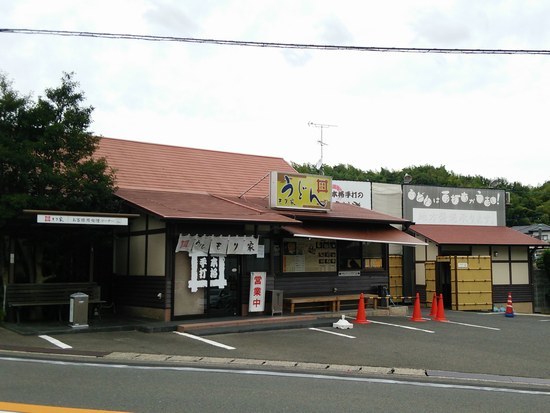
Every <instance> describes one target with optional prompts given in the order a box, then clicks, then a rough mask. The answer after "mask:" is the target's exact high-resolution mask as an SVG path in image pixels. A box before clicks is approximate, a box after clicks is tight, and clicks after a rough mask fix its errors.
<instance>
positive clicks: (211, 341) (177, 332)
mask: <svg viewBox="0 0 550 413" xmlns="http://www.w3.org/2000/svg"><path fill="white" fill-rule="evenodd" d="M174 333H176V334H179V335H180V336H184V337H188V338H192V339H194V340H198V341H202V342H203V343H206V344H210V345H212V346H216V347H221V348H224V349H226V350H235V347H231V346H227V345H225V344H222V343H218V342H217V341H214V340H208V339H206V338H202V337H199V336H194V335H193V334H189V333H180V332H179V331H174Z"/></svg>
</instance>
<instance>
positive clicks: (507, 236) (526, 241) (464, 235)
mask: <svg viewBox="0 0 550 413" xmlns="http://www.w3.org/2000/svg"><path fill="white" fill-rule="evenodd" d="M409 229H410V230H411V231H412V232H413V233H415V234H418V235H421V236H423V237H426V238H427V239H429V240H431V241H433V242H435V243H436V244H439V245H445V244H447V245H449V244H453V245H525V246H548V243H547V242H545V241H541V240H538V239H536V238H533V237H530V236H528V235H525V234H522V233H521V232H519V231H516V230H513V229H511V228H508V227H503V226H495V227H489V226H471V225H428V224H418V225H411V226H410V228H409Z"/></svg>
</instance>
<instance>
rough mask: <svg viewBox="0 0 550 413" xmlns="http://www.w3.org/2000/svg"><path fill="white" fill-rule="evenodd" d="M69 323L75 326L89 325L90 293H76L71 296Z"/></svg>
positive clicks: (85, 326) (83, 326)
mask: <svg viewBox="0 0 550 413" xmlns="http://www.w3.org/2000/svg"><path fill="white" fill-rule="evenodd" d="M69 305H70V308H69V325H70V326H71V327H73V328H87V327H88V295H87V294H84V293H74V294H71V297H70V303H69Z"/></svg>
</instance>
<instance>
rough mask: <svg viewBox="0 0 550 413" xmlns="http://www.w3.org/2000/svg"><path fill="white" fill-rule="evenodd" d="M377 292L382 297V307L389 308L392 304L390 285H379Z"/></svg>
mask: <svg viewBox="0 0 550 413" xmlns="http://www.w3.org/2000/svg"><path fill="white" fill-rule="evenodd" d="M377 294H378V296H379V297H380V307H384V308H388V307H389V306H390V303H389V298H390V297H389V295H390V294H389V292H388V287H386V286H385V285H379V286H378V287H377Z"/></svg>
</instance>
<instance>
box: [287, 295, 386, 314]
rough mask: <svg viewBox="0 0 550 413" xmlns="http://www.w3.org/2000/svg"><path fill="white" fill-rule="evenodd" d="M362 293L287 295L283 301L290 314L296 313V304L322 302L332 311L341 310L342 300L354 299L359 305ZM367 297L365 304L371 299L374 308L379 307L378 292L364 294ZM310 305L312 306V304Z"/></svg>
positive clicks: (324, 306) (321, 303)
mask: <svg viewBox="0 0 550 413" xmlns="http://www.w3.org/2000/svg"><path fill="white" fill-rule="evenodd" d="M360 295H361V294H340V295H318V296H313V297H287V298H284V299H283V301H284V303H285V304H286V306H287V307H288V308H289V310H290V314H294V311H295V309H296V304H313V305H315V304H317V306H318V305H319V304H320V305H322V306H323V308H324V309H325V310H330V311H331V312H333V313H334V312H336V311H340V308H341V304H342V302H347V301H354V302H355V304H356V305H357V304H358V303H359V297H360ZM363 297H364V299H365V306H367V305H368V302H369V300H372V303H373V308H374V309H377V308H378V302H379V301H380V298H381V297H380V296H378V295H377V294H363ZM309 307H312V305H310V306H309Z"/></svg>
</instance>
